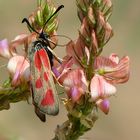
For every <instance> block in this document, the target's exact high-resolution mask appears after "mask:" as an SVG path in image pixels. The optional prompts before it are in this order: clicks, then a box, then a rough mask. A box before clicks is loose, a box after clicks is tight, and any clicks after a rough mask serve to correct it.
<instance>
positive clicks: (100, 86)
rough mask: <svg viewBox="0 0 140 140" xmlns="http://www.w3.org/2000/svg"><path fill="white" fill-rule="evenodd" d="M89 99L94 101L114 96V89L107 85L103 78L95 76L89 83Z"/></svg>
mask: <svg viewBox="0 0 140 140" xmlns="http://www.w3.org/2000/svg"><path fill="white" fill-rule="evenodd" d="M90 92H91V97H92V99H93V100H94V101H96V100H97V99H99V98H106V97H109V96H111V95H114V93H115V92H116V88H115V87H114V86H113V85H111V84H110V83H108V82H107V81H106V80H105V79H104V78H103V76H99V75H95V76H94V77H93V78H92V80H91V83H90Z"/></svg>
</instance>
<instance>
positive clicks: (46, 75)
mask: <svg viewBox="0 0 140 140" xmlns="http://www.w3.org/2000/svg"><path fill="white" fill-rule="evenodd" d="M48 76H49V75H48V73H47V72H44V79H45V81H46V82H48V80H49V77H48Z"/></svg>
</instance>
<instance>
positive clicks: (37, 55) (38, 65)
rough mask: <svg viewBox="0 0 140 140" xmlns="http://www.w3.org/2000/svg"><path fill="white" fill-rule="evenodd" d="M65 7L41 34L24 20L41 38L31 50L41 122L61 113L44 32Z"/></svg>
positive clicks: (35, 102) (33, 79)
mask: <svg viewBox="0 0 140 140" xmlns="http://www.w3.org/2000/svg"><path fill="white" fill-rule="evenodd" d="M63 7H64V6H63V5H61V6H59V7H58V8H57V9H56V11H55V12H54V13H53V14H52V15H51V16H50V17H49V18H48V20H47V21H46V22H45V24H44V26H43V28H42V31H41V33H39V32H37V31H36V30H35V29H34V28H33V27H32V26H31V25H30V23H29V21H28V20H27V19H26V18H24V19H23V20H22V23H23V22H26V23H27V25H28V26H29V27H30V28H31V29H32V30H33V31H34V32H36V33H37V34H38V35H39V37H38V39H37V40H36V41H35V42H33V43H32V44H33V45H32V47H31V49H30V50H29V60H30V72H31V92H32V98H33V104H34V107H35V113H36V115H37V116H38V117H39V118H40V120H41V121H43V122H45V121H46V116H45V114H48V115H57V114H58V112H59V101H58V95H57V91H56V88H55V84H54V81H53V75H52V71H51V68H52V66H53V58H54V55H53V51H52V50H51V48H50V41H51V40H50V39H49V35H48V34H46V33H45V32H44V28H45V26H46V24H47V23H48V21H49V20H50V19H51V18H52V17H53V16H54V15H55V14H56V13H57V12H58V11H59V10H60V9H61V8H63Z"/></svg>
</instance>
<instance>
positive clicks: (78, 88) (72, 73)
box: [60, 69, 87, 101]
mask: <svg viewBox="0 0 140 140" xmlns="http://www.w3.org/2000/svg"><path fill="white" fill-rule="evenodd" d="M60 80H61V83H62V85H63V86H64V88H65V89H66V92H67V94H68V97H69V98H71V99H72V100H73V101H77V100H78V99H79V98H80V97H81V95H82V94H84V93H85V92H86V91H87V81H86V78H85V75H84V72H83V70H81V69H76V70H69V71H68V72H66V73H65V74H64V75H62V76H61V77H60Z"/></svg>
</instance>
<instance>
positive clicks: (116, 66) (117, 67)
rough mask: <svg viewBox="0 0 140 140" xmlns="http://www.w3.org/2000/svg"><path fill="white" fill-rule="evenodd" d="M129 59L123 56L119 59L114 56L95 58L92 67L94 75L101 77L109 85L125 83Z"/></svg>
mask: <svg viewBox="0 0 140 140" xmlns="http://www.w3.org/2000/svg"><path fill="white" fill-rule="evenodd" d="M129 63H130V62H129V57H128V56H124V57H123V58H121V59H119V57H118V56H117V55H116V54H111V55H110V57H109V58H106V57H102V56H100V57H97V58H96V59H95V63H94V67H95V70H96V73H98V74H100V75H102V76H103V77H104V78H105V79H106V80H107V81H108V82H110V83H111V84H119V83H125V82H127V81H128V79H129V74H130V72H129Z"/></svg>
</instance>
